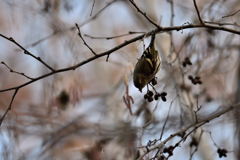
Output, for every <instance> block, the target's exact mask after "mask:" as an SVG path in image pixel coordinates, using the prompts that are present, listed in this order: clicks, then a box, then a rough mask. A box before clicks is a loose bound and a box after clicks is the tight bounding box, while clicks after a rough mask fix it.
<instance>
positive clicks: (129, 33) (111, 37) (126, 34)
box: [84, 31, 145, 40]
mask: <svg viewBox="0 0 240 160" xmlns="http://www.w3.org/2000/svg"><path fill="white" fill-rule="evenodd" d="M143 33H145V32H133V31H129V32H128V33H125V34H121V35H117V36H110V37H97V36H91V35H89V34H84V36H86V37H89V38H92V39H106V40H110V39H114V38H120V37H124V36H129V35H133V34H143Z"/></svg>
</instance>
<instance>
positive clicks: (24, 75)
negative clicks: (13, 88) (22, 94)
mask: <svg viewBox="0 0 240 160" xmlns="http://www.w3.org/2000/svg"><path fill="white" fill-rule="evenodd" d="M1 64H3V65H4V66H5V67H6V68H7V69H8V70H9V72H12V73H16V74H18V75H21V76H23V77H25V78H27V79H30V80H33V79H34V78H32V77H30V76H27V75H26V74H24V73H22V72H17V71H14V70H13V69H12V68H10V67H9V66H8V65H7V64H6V63H5V62H1Z"/></svg>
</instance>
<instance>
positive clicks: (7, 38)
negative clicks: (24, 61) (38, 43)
mask: <svg viewBox="0 0 240 160" xmlns="http://www.w3.org/2000/svg"><path fill="white" fill-rule="evenodd" d="M0 37H2V38H4V39H6V40H8V41H10V42H12V43H14V44H15V45H16V46H18V47H19V48H20V49H21V50H23V52H24V54H26V55H29V56H31V57H33V58H34V59H36V60H37V61H39V62H40V63H42V64H43V65H44V66H45V67H47V68H48V69H50V70H51V71H54V69H53V68H52V67H51V66H49V65H48V64H47V63H46V62H45V61H43V60H42V59H41V58H40V57H37V56H35V55H34V54H32V53H31V52H29V51H28V50H27V49H25V48H24V47H23V46H22V45H20V44H19V43H18V42H17V41H15V40H14V39H13V38H12V37H7V36H4V35H3V34H0Z"/></svg>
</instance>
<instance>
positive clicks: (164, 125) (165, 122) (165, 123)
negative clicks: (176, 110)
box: [159, 101, 173, 140]
mask: <svg viewBox="0 0 240 160" xmlns="http://www.w3.org/2000/svg"><path fill="white" fill-rule="evenodd" d="M172 104H173V101H172V102H171V104H170V106H169V109H168V113H167V117H166V120H165V121H164V124H163V128H162V131H161V134H160V138H159V140H162V136H163V133H164V130H165V127H166V125H167V121H168V118H169V113H170V111H171V108H172Z"/></svg>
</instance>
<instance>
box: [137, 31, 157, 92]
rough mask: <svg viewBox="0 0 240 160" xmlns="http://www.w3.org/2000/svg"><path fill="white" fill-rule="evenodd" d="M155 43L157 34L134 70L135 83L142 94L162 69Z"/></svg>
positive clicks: (153, 36)
mask: <svg viewBox="0 0 240 160" xmlns="http://www.w3.org/2000/svg"><path fill="white" fill-rule="evenodd" d="M154 41H155V34H153V35H152V38H151V42H150V44H149V46H148V47H147V48H146V49H145V50H144V52H143V54H142V56H141V57H140V59H139V60H138V62H137V64H136V65H135V68H134V72H133V83H134V86H135V87H136V88H138V89H139V91H140V92H142V89H143V88H144V87H145V86H146V85H147V84H148V83H150V82H151V81H152V80H153V79H154V78H155V75H156V74H157V72H158V70H159V68H160V63H161V61H160V56H159V54H158V51H157V50H156V49H155V47H154Z"/></svg>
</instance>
